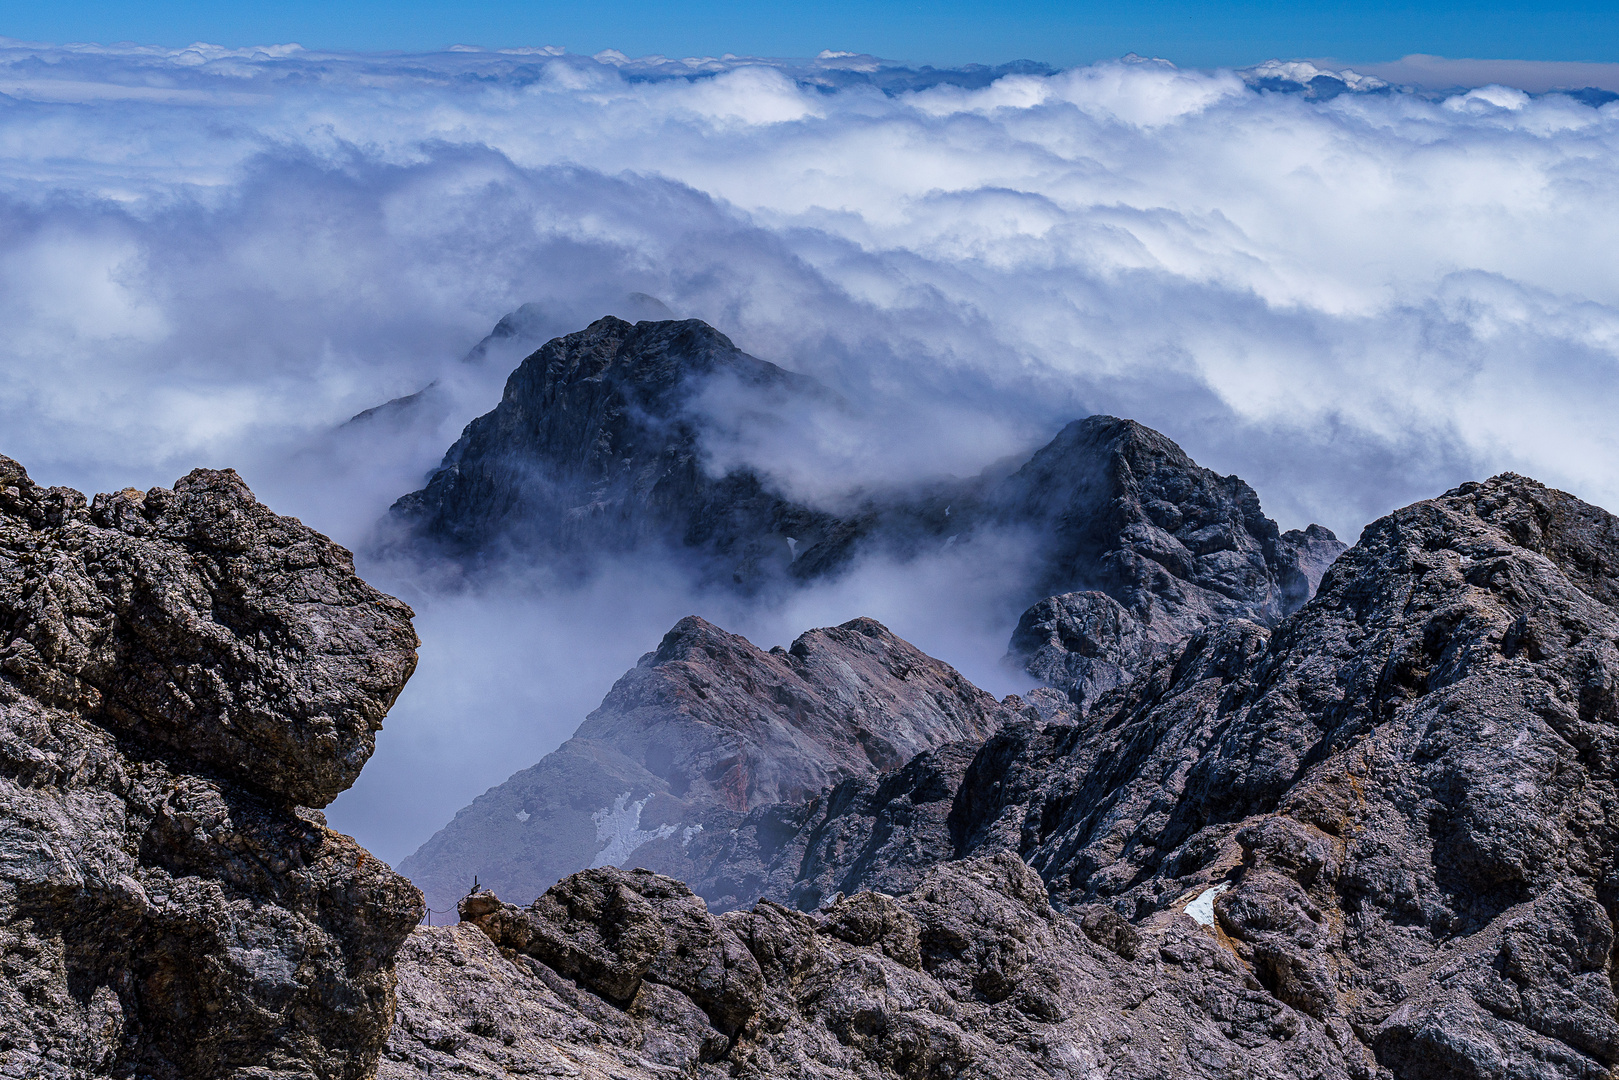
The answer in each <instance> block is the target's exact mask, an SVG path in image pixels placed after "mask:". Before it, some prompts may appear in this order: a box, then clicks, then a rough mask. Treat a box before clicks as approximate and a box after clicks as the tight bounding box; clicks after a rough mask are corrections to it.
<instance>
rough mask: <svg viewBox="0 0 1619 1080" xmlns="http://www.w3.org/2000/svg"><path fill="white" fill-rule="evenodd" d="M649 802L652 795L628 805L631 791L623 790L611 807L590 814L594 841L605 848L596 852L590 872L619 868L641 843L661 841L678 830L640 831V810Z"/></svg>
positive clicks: (666, 827)
mask: <svg viewBox="0 0 1619 1080" xmlns="http://www.w3.org/2000/svg"><path fill="white" fill-rule="evenodd" d="M651 800H652V796H650V795H648V796H647V797H646V798H644V799H640V800H638V801H636V802H630V792H628V791H626V792H625V793H624V794H622V795H620V796H619V797H618V798H616V799H614V800H613V805H612V806H604V807H602V808H601V809H600V810H598V811H596V812H595V813H594V814H591V815H590V820H591V821H594V822H595V823H596V839H598V840H600V841H602V842H603V843H605V844H606V845H607V846H606V847H604V848H602V849H601V850H600V851H598V852H596V859H595V861H594V862H592V863H591V864H590V868H591V869H592V870H598V869H600V868H601V867H604V866H618V865H619V864H620V863H622V862H623V861H624V860H625V859H628V858H629V857H630V856H631V855H632V854H634V853H635V849H636V848H638V847H640V846H641V845H642V844H645V843H647V842H648V841H651V840H662V839H663V838H664V837H665V836H668V835H669V834H671V833H673V832H674V831H675V829H676V828H678V826H675V825H659V826H658V827H657V828H656V829H643V828H641V808H642V807H644V806H646V804H647V803H648V802H650V801H651Z"/></svg>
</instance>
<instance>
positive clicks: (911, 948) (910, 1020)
mask: <svg viewBox="0 0 1619 1080" xmlns="http://www.w3.org/2000/svg"><path fill="white" fill-rule="evenodd" d="M588 874H589V875H591V876H592V878H593V879H595V880H599V881H601V882H603V883H604V884H605V883H607V882H612V883H614V884H615V885H616V887H618V888H622V889H625V890H628V891H632V892H634V891H637V890H641V891H644V892H646V893H649V894H653V895H658V896H670V897H679V894H680V893H681V892H682V890H681V889H680V887H679V885H678V884H677V883H675V882H672V881H669V880H668V879H660V878H657V877H656V876H655V875H650V874H643V873H639V872H637V873H630V872H626V871H621V870H603V871H590V872H588ZM581 876H584V875H581ZM573 888H575V886H574V885H573V884H572V882H571V881H569V882H564V883H562V885H559V886H558V890H564V889H573ZM687 895H688V896H689V894H687ZM657 904H658V902H657V901H655V900H651V899H649V900H648V905H649V907H657ZM691 905H692V901H691V900H689V899H684V898H681V899H678V900H677V901H676V902H675V904H674V905H673V906H672V907H670V906H666V907H663V908H662V909H661V911H660V919H661V921H662V923H663V925H664V927H665V928H666V931H667V932H668V934H669V936H668V937H667V938H666V942H667V944H666V946H665V953H664V954H663V957H667V956H668V955H669V953H670V952H672V951H674V950H676V949H678V948H679V945H678V944H677V943H678V942H679V941H680V940H682V938H681V934H680V931H679V930H678V929H677V928H678V927H679V925H680V924H681V923H682V921H689V922H690V923H691V924H692V925H701V926H703V927H704V929H703V930H702V932H701V933H699V934H693V935H690V936H691V937H692V938H694V939H695V940H694V941H693V945H692V946H691V947H690V948H689V954H690V955H691V956H693V957H695V958H696V959H695V960H694V961H689V962H688V965H687V966H688V967H689V966H697V965H702V966H703V967H704V968H705V969H711V970H712V969H715V968H716V967H718V968H722V969H723V968H724V965H723V964H722V963H720V962H718V961H715V960H711V959H707V958H711V957H716V956H719V955H723V956H725V957H726V958H727V960H728V959H729V958H730V957H731V956H732V955H734V949H735V947H736V945H740V946H742V947H743V948H744V949H745V950H746V952H747V954H748V957H749V959H751V960H752V961H753V963H752V965H749V964H747V963H746V962H741V963H737V964H735V966H734V967H732V968H729V969H726V970H733V971H741V972H745V973H746V975H745V978H744V979H743V980H741V981H742V983H743V984H744V985H745V987H746V992H745V993H743V994H740V995H738V997H737V1001H738V1002H739V1007H738V1009H736V1010H735V1011H732V1012H730V1013H726V1014H724V1015H723V1017H722V1018H721V1019H720V1020H716V1018H714V1017H713V1016H712V1015H711V1010H705V1009H704V1008H703V1007H702V1006H701V1002H702V1001H703V1000H704V998H703V997H702V996H701V994H702V993H705V992H706V991H703V990H700V989H699V990H698V991H697V992H696V993H695V994H694V991H693V990H692V989H688V988H689V987H694V986H697V987H700V986H701V983H699V982H697V981H695V980H690V979H687V980H685V981H684V982H680V983H676V984H671V983H668V982H663V981H660V980H659V976H658V975H657V974H656V972H657V970H658V962H654V964H653V965H652V966H651V967H650V968H649V969H648V974H647V975H646V976H645V977H644V978H643V979H642V981H641V983H640V985H639V987H638V988H637V990H636V992H635V995H634V997H633V998H632V999H630V1000H629V1001H627V1002H615V1001H612V1000H609V999H607V998H604V997H602V996H601V995H600V994H599V993H598V992H597V991H595V990H594V989H593V987H592V985H591V984H590V983H589V981H588V980H587V979H574V978H569V977H568V976H565V975H563V974H562V973H561V972H560V971H559V970H557V969H556V968H553V967H551V966H550V965H549V964H547V963H546V962H545V961H543V960H541V959H538V958H536V957H535V956H533V955H532V954H531V953H528V952H523V951H521V950H518V949H511V948H506V949H498V948H497V947H498V942H499V940H500V938H499V932H498V931H497V932H496V933H495V935H494V936H493V937H484V935H483V934H480V933H479V931H477V930H474V929H472V926H473V924H471V923H462V924H461V925H460V926H458V927H453V928H436V929H425V928H424V929H422V930H419V931H417V933H416V934H415V935H414V936H413V937H412V939H411V941H410V942H409V943H408V944H407V946H406V947H405V949H404V951H403V952H402V953H401V956H400V961H399V968H400V994H399V1002H400V1004H399V1013H398V1020H397V1022H396V1024H395V1027H394V1032H393V1035H392V1037H391V1038H390V1040H389V1043H388V1047H387V1049H386V1051H385V1052H384V1055H383V1061H382V1064H381V1067H380V1069H379V1071H378V1076H379V1078H381V1080H415V1078H418V1077H425V1076H434V1075H469V1076H503V1075H511V1074H514V1073H515V1074H523V1073H529V1074H538V1075H547V1074H554V1073H564V1072H565V1073H566V1074H567V1075H579V1076H583V1077H587V1078H598V1077H600V1078H606V1077H616V1078H621V1080H628V1078H639V1077H652V1076H660V1075H667V1074H676V1075H686V1076H693V1077H710V1078H715V1080H718V1078H719V1077H747V1078H753V1080H767V1078H779V1077H799V1076H818V1077H829V1078H833V1077H850V1078H853V1077H860V1078H866V1077H903V1078H907V1080H933V1078H936V1077H947V1076H948V1077H979V1078H990V1077H995V1078H1024V1077H1028V1078H1034V1077H1050V1076H1087V1075H1102V1074H1104V1073H1105V1074H1106V1075H1109V1076H1115V1077H1126V1078H1135V1077H1142V1078H1145V1077H1160V1076H1171V1075H1173V1076H1188V1077H1208V1078H1214V1077H1222V1078H1223V1077H1230V1076H1253V1075H1276V1076H1289V1077H1294V1076H1298V1077H1335V1078H1336V1077H1347V1076H1357V1077H1359V1076H1369V1075H1371V1071H1370V1067H1369V1066H1368V1065H1367V1064H1366V1062H1365V1061H1364V1060H1363V1059H1362V1054H1363V1050H1362V1048H1360V1047H1359V1046H1358V1045H1357V1044H1354V1043H1353V1041H1352V1040H1351V1043H1350V1045H1349V1046H1348V1047H1347V1052H1346V1048H1345V1047H1343V1046H1341V1045H1340V1044H1339V1041H1338V1035H1337V1033H1336V1032H1334V1031H1333V1030H1332V1029H1330V1028H1329V1027H1328V1026H1327V1025H1325V1024H1323V1023H1322V1022H1321V1021H1319V1020H1316V1019H1314V1018H1312V1017H1309V1016H1304V1015H1300V1014H1298V1013H1296V1012H1295V1011H1294V1010H1292V1009H1291V1008H1290V1007H1288V1006H1286V1005H1284V1004H1282V1003H1280V1002H1278V1001H1276V1000H1275V999H1274V998H1273V997H1271V996H1270V995H1269V994H1267V993H1266V992H1265V991H1264V990H1263V989H1261V988H1260V987H1259V986H1258V985H1257V984H1255V983H1253V981H1252V979H1251V977H1250V976H1248V975H1247V974H1246V970H1245V968H1244V967H1243V965H1242V963H1241V962H1240V961H1239V960H1238V959H1237V958H1236V957H1235V956H1233V955H1232V954H1231V953H1230V952H1229V951H1227V950H1226V949H1224V948H1222V947H1221V946H1220V945H1219V944H1217V943H1216V941H1215V940H1214V938H1213V937H1212V936H1211V935H1209V934H1208V933H1207V932H1206V931H1204V930H1202V929H1201V928H1199V927H1198V926H1196V925H1195V924H1193V923H1192V922H1191V920H1189V919H1180V920H1178V921H1176V922H1172V923H1166V924H1162V925H1157V926H1154V927H1151V928H1149V929H1148V930H1146V931H1145V932H1143V934H1142V938H1143V947H1142V949H1141V952H1140V955H1139V956H1137V957H1136V958H1134V959H1127V958H1126V957H1125V956H1123V955H1121V954H1120V953H1119V952H1117V951H1115V950H1113V949H1110V948H1104V947H1102V946H1099V945H1097V944H1095V943H1093V942H1092V940H1091V939H1090V937H1089V936H1087V933H1086V932H1085V931H1084V930H1082V929H1081V928H1080V926H1079V924H1078V923H1076V922H1075V921H1073V920H1071V919H1069V918H1068V917H1066V916H1064V915H1062V914H1060V913H1058V912H1056V911H1055V910H1053V909H1052V907H1051V906H1050V904H1049V903H1047V901H1046V896H1045V888H1044V885H1043V883H1042V882H1041V880H1040V878H1039V876H1038V875H1036V874H1035V873H1034V872H1033V871H1031V870H1030V869H1029V868H1028V867H1027V866H1025V865H1024V864H1023V863H1022V862H1021V861H1020V860H1018V859H1017V858H1016V857H1014V856H1012V855H1010V854H1008V853H1001V854H999V855H995V856H992V857H989V858H983V859H971V860H967V861H964V862H955V863H946V864H943V865H941V866H938V867H936V868H935V869H934V870H932V871H931V872H930V873H929V874H928V875H927V876H926V878H925V879H924V880H923V881H922V882H921V883H920V885H919V887H918V888H917V889H915V890H914V891H912V892H910V893H908V894H907V895H904V896H899V897H891V896H887V895H884V894H878V893H872V892H865V893H861V894H858V895H856V896H853V897H850V898H847V899H845V900H842V901H840V902H838V903H836V904H834V905H832V906H831V907H830V908H828V909H827V910H826V911H825V912H824V913H823V912H814V913H802V912H795V911H791V910H789V909H786V908H783V907H780V906H779V905H775V904H773V903H771V902H769V901H761V902H760V903H759V904H757V905H756V906H755V907H754V908H753V909H752V910H751V911H732V912H729V913H727V914H725V915H721V916H718V917H715V916H706V917H705V916H702V915H701V914H700V913H699V912H698V911H697V908H696V907H693V906H691ZM487 919H488V917H487V916H479V917H478V919H477V925H479V926H483V925H485V924H486V922H487ZM705 919H706V921H705ZM584 932H585V933H587V934H591V933H594V934H604V933H607V932H609V930H608V927H607V925H606V923H605V920H604V922H603V923H602V924H601V925H598V926H597V927H595V928H594V929H592V930H585V931H584ZM480 937H484V940H482V941H480V940H479V938H480ZM1149 946H1150V948H1149ZM661 959H662V958H660V960H661ZM755 978H756V979H757V980H758V981H757V983H755V982H754V979H755ZM743 1003H745V1005H743ZM747 1009H751V1010H752V1011H751V1012H747V1015H746V1017H745V1018H744V1019H742V1020H741V1022H740V1024H739V1025H737V1026H734V1027H732V1026H729V1025H732V1024H735V1023H736V1020H737V1018H738V1017H742V1016H743V1013H744V1011H745V1010H747ZM716 1025H718V1026H716Z"/></svg>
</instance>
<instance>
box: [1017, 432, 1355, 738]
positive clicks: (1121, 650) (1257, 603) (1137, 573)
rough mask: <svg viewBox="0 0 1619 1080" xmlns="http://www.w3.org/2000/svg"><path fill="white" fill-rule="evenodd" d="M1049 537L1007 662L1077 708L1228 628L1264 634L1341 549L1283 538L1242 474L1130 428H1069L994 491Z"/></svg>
mask: <svg viewBox="0 0 1619 1080" xmlns="http://www.w3.org/2000/svg"><path fill="white" fill-rule="evenodd" d="M987 501H988V503H989V506H990V508H991V509H990V512H991V513H992V514H993V515H995V516H997V517H999V518H1001V519H1003V520H1012V521H1018V522H1025V523H1040V524H1042V525H1043V526H1044V528H1045V529H1046V530H1047V532H1048V534H1049V536H1050V538H1051V539H1050V541H1049V543H1048V547H1047V549H1046V551H1045V555H1044V559H1043V569H1042V577H1041V579H1040V582H1039V585H1040V587H1039V589H1038V592H1039V593H1045V594H1053V595H1049V596H1048V597H1047V599H1045V600H1042V601H1040V602H1039V603H1037V604H1035V605H1034V606H1033V607H1031V608H1029V610H1027V611H1025V612H1024V613H1023V616H1022V617H1021V618H1020V619H1019V620H1018V626H1017V629H1016V630H1015V631H1014V632H1013V634H1012V642H1011V653H1012V655H1013V656H1014V657H1016V658H1018V659H1019V660H1020V661H1021V662H1022V664H1023V666H1024V668H1025V670H1027V671H1028V672H1029V673H1030V674H1031V675H1034V676H1035V677H1036V678H1039V679H1042V680H1044V681H1045V682H1047V683H1049V684H1050V685H1052V686H1057V687H1062V688H1064V689H1066V690H1068V691H1069V693H1070V696H1071V697H1072V698H1073V700H1074V701H1075V703H1076V704H1078V705H1079V706H1080V707H1081V709H1085V708H1088V707H1089V705H1090V703H1091V702H1092V701H1094V700H1095V699H1096V698H1097V697H1098V696H1099V695H1100V694H1102V693H1103V692H1105V691H1107V690H1110V689H1112V688H1113V687H1115V686H1118V685H1120V684H1122V683H1124V682H1127V681H1129V680H1130V679H1131V678H1134V677H1135V676H1136V675H1138V674H1140V673H1141V672H1142V671H1144V670H1146V668H1147V667H1148V666H1149V665H1150V664H1151V662H1152V661H1153V659H1154V658H1155V657H1158V656H1161V655H1163V654H1164V653H1165V652H1167V651H1168V650H1169V649H1170V648H1171V647H1173V646H1175V645H1178V644H1179V643H1180V642H1182V641H1184V640H1185V639H1186V638H1187V637H1189V636H1190V635H1192V634H1193V633H1196V632H1197V631H1198V630H1201V629H1203V628H1204V627H1205V626H1209V625H1211V624H1213V623H1215V622H1218V621H1220V620H1223V619H1250V620H1253V621H1255V622H1259V623H1262V624H1265V625H1272V624H1274V623H1276V622H1277V621H1278V620H1279V619H1280V618H1281V617H1282V616H1283V615H1285V614H1287V613H1288V612H1290V611H1293V610H1295V609H1296V608H1298V607H1299V606H1301V605H1302V604H1303V603H1304V601H1305V600H1307V599H1309V597H1310V594H1311V593H1312V592H1313V591H1314V587H1315V584H1316V583H1318V582H1319V581H1320V579H1321V574H1322V573H1323V571H1324V570H1325V569H1326V567H1327V566H1329V565H1331V563H1332V561H1333V559H1335V558H1337V556H1338V554H1339V553H1340V552H1342V551H1343V550H1344V545H1343V544H1342V543H1340V542H1339V541H1338V540H1337V538H1336V537H1334V536H1333V535H1332V533H1331V532H1330V531H1328V530H1327V529H1324V528H1322V527H1321V526H1319V525H1312V526H1310V528H1309V529H1308V530H1305V531H1302V532H1300V531H1297V530H1295V531H1292V532H1289V533H1287V534H1285V535H1284V534H1282V533H1281V532H1279V531H1278V529H1277V527H1276V523H1275V522H1274V521H1271V520H1270V519H1269V518H1267V517H1265V516H1264V514H1263V513H1262V512H1261V511H1260V508H1259V496H1258V495H1256V494H1254V490H1253V489H1252V488H1250V487H1249V486H1248V485H1247V484H1245V483H1243V482H1242V481H1241V480H1239V479H1237V478H1236V477H1235V476H1220V475H1218V474H1216V473H1214V472H1211V471H1210V470H1208V469H1204V468H1201V467H1200V466H1199V465H1198V464H1197V463H1196V462H1194V461H1193V460H1192V459H1191V458H1189V457H1187V456H1186V454H1185V453H1184V452H1183V451H1182V450H1181V449H1180V447H1178V446H1176V445H1175V444H1174V443H1173V442H1171V441H1170V440H1169V439H1167V438H1165V437H1164V436H1163V435H1160V434H1159V433H1158V432H1156V431H1153V430H1151V429H1150V428H1145V427H1142V426H1141V425H1140V424H1137V423H1135V422H1133V421H1130V420H1116V419H1114V418H1113V417H1107V416H1093V417H1090V418H1089V419H1087V420H1080V421H1076V422H1075V423H1072V424H1070V425H1068V427H1066V428H1064V429H1063V431H1062V433H1061V434H1059V435H1058V436H1057V438H1055V439H1054V440H1052V442H1051V443H1050V444H1049V445H1048V446H1046V447H1045V448H1044V449H1042V450H1040V451H1039V452H1038V453H1036V454H1035V455H1034V457H1033V458H1032V459H1031V460H1030V461H1029V463H1028V464H1027V465H1025V466H1023V468H1022V469H1020V470H1018V471H1017V472H1016V473H1014V474H1013V475H1012V476H1011V477H1009V478H1008V479H1007V480H1006V481H1005V482H1004V483H1003V484H1001V485H999V486H998V487H997V488H996V489H995V490H993V491H992V492H991V493H990V494H989V495H988V496H987Z"/></svg>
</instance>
